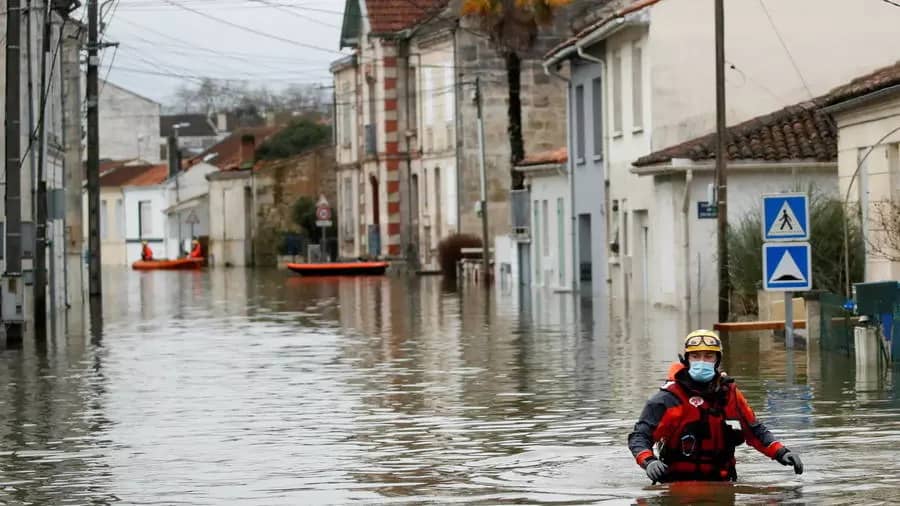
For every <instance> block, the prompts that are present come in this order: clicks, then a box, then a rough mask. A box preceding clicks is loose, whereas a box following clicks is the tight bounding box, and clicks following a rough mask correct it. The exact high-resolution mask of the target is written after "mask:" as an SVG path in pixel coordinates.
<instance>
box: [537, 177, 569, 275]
mask: <svg viewBox="0 0 900 506" xmlns="http://www.w3.org/2000/svg"><path fill="white" fill-rule="evenodd" d="M529 181H530V182H531V196H530V198H531V222H532V223H531V255H530V256H531V265H530V266H529V268H530V269H531V276H530V278H531V282H532V285H533V286H542V287H548V288H553V289H557V290H571V288H572V250H571V247H572V241H571V238H572V218H571V216H572V214H571V212H572V210H571V204H570V199H569V193H570V189H569V178H568V177H567V175H566V174H565V173H563V174H553V175H541V176H534V177H529ZM560 200H561V201H562V213H561V216H560V215H559V210H558V205H559V201H560ZM544 202H546V204H547V206H546V211H547V216H546V219H545V215H544V212H545V209H544ZM536 204H537V207H535V205H536ZM535 210H537V212H535ZM535 219H537V222H535ZM560 222H561V223H562V226H561V227H560ZM545 225H546V226H545Z"/></svg>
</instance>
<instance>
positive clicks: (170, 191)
mask: <svg viewBox="0 0 900 506" xmlns="http://www.w3.org/2000/svg"><path fill="white" fill-rule="evenodd" d="M218 171H219V169H218V168H217V167H216V166H214V165H210V164H208V163H200V164H197V165H194V166H192V167H191V168H190V169H188V170H187V171H184V172H181V173H179V174H178V176H177V177H178V188H177V190H176V186H175V180H174V179H172V180H170V181H168V182H167V183H166V189H167V191H166V195H167V199H168V205H167V206H166V208H167V209H168V210H169V214H168V216H167V220H168V225H167V228H166V239H167V241H166V242H167V244H168V246H167V251H166V255H167V256H169V257H177V256H179V254H180V253H181V252H183V251H190V242H191V239H192V238H193V237H200V236H204V235H209V199H208V198H204V197H206V196H207V195H208V194H209V187H210V184H209V181H207V180H206V175H207V174H210V173H213V172H218ZM188 201H192V202H188ZM179 203H184V207H183V208H182V209H180V210H177V211H176V210H175V209H174V207H175V206H176V205H178V204H179ZM192 213H193V215H194V216H195V217H196V218H197V220H198V223H196V224H193V225H192V224H190V223H188V221H189V218H191V214H192ZM192 233H193V236H192ZM179 237H180V238H181V246H180V247H179Z"/></svg>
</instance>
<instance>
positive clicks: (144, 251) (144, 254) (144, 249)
mask: <svg viewBox="0 0 900 506" xmlns="http://www.w3.org/2000/svg"><path fill="white" fill-rule="evenodd" d="M141 260H143V261H145V262H149V261H151V260H153V250H152V249H150V245H149V244H147V241H141Z"/></svg>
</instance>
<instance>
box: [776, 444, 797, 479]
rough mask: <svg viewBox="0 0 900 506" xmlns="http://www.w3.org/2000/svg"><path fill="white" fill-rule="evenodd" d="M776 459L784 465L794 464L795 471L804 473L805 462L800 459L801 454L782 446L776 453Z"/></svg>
mask: <svg viewBox="0 0 900 506" xmlns="http://www.w3.org/2000/svg"><path fill="white" fill-rule="evenodd" d="M775 460H777V461H778V462H779V463H781V465H783V466H794V473H796V474H803V462H801V461H800V456H799V455H797V454H796V453H793V452H791V451H790V450H788V449H787V448H784V447H782V448H781V449H780V450H778V453H776V454H775Z"/></svg>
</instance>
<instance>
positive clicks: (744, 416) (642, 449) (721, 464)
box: [628, 330, 803, 483]
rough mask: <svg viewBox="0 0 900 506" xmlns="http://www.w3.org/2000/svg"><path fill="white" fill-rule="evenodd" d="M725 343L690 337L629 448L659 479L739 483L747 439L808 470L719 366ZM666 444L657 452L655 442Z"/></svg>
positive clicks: (708, 336)
mask: <svg viewBox="0 0 900 506" xmlns="http://www.w3.org/2000/svg"><path fill="white" fill-rule="evenodd" d="M722 351H723V347H722V341H721V340H720V339H719V336H718V335H716V334H715V333H714V332H711V331H708V330H697V331H694V332H691V333H690V334H688V336H687V337H686V338H685V340H684V356H683V357H679V358H680V359H681V360H680V361H679V362H677V363H675V364H672V367H671V369H670V370H669V377H668V380H667V381H666V382H665V383H664V384H663V385H662V386H661V387H660V389H659V391H658V392H657V393H656V394H655V395H653V397H651V398H650V400H649V401H647V405H646V406H645V407H644V410H643V412H642V413H641V416H640V419H639V420H638V421H637V423H636V424H635V425H634V431H633V432H632V433H631V434H629V435H628V448H629V449H630V450H631V453H632V455H633V456H634V458H635V461H637V464H638V465H639V466H641V467H642V468H643V469H644V471H645V472H646V473H647V477H649V478H650V479H651V480H652V481H653V482H654V483H655V482H674V481H688V480H691V481H694V480H699V481H734V480H736V479H737V471H736V468H735V458H734V449H735V447H736V446H738V445H740V444H741V443H743V442H746V443H747V444H749V445H750V446H752V447H753V448H755V449H756V450H758V451H759V452H760V453H762V454H764V455H766V456H767V457H769V458H771V459H773V460H777V461H778V462H779V463H781V464H782V465H785V466H793V467H794V472H795V473H796V474H801V473H803V463H802V462H801V461H800V457H799V455H797V454H796V453H794V452H792V451H790V450H788V449H787V447H785V446H784V445H782V444H781V443H780V442H778V441H777V440H776V439H775V436H773V435H772V433H771V432H769V429H767V428H766V426H765V425H763V423H762V422H761V421H759V419H757V418H756V415H755V414H754V413H753V410H752V409H751V408H750V405H749V404H748V403H747V400H746V399H745V398H744V394H743V393H741V391H740V390H739V389H738V387H737V385H736V384H735V382H734V379H733V378H730V377H728V376H727V375H726V374H725V373H724V372H722V371H720V370H719V366H720V365H721V363H722ZM658 442H659V443H661V445H660V448H661V449H660V452H659V455H658V456H657V455H656V454H654V452H653V446H654V444H656V443H658Z"/></svg>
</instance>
